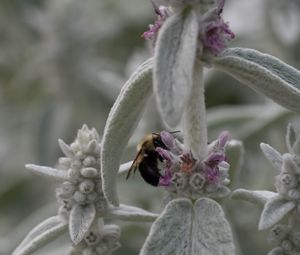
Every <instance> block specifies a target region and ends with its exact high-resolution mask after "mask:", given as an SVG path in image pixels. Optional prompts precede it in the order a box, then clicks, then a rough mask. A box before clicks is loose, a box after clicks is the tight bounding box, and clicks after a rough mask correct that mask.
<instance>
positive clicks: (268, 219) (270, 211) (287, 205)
mask: <svg viewBox="0 0 300 255" xmlns="http://www.w3.org/2000/svg"><path fill="white" fill-rule="evenodd" d="M295 206H296V205H295V203H294V202H292V201H288V200H286V199H284V198H283V197H281V196H275V197H273V198H272V199H271V200H269V201H267V203H266V204H265V206H264V209H263V211H262V214H261V217H260V220H259V224H258V229H259V230H264V229H267V228H269V227H271V226H273V225H274V224H276V223H277V222H278V221H280V220H281V219H282V218H283V217H284V216H285V215H286V214H287V213H288V212H290V211H291V210H293V209H294V208H295Z"/></svg>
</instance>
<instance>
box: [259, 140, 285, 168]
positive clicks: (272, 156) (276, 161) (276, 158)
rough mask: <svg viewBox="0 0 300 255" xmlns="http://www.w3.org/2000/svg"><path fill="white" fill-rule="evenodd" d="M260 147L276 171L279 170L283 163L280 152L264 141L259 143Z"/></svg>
mask: <svg viewBox="0 0 300 255" xmlns="http://www.w3.org/2000/svg"><path fill="white" fill-rule="evenodd" d="M260 148H261V150H262V152H263V153H264V155H265V157H266V158H267V159H268V160H269V161H270V163H271V164H272V165H273V166H274V167H275V168H276V170H277V171H278V172H280V171H281V167H282V164H283V158H282V156H281V154H280V153H279V152H278V151H277V150H275V149H274V148H273V147H271V146H270V145H268V144H266V143H261V144H260Z"/></svg>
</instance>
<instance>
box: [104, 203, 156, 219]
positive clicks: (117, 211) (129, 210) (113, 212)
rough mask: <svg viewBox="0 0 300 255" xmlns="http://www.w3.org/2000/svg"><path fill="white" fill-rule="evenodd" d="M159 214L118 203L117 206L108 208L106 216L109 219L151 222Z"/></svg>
mask: <svg viewBox="0 0 300 255" xmlns="http://www.w3.org/2000/svg"><path fill="white" fill-rule="evenodd" d="M158 216H159V215H158V214H156V213H152V212H149V211H146V210H144V209H141V208H138V207H135V206H130V205H124V204H120V205H119V206H116V207H112V208H111V209H110V212H109V214H108V215H107V217H109V218H111V219H119V220H125V221H135V222H136V221H140V222H152V221H154V220H155V219H156V218H157V217H158Z"/></svg>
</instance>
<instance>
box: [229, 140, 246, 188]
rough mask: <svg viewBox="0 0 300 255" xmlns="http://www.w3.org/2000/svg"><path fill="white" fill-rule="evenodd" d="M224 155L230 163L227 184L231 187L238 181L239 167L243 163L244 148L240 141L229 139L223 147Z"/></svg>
mask: <svg viewBox="0 0 300 255" xmlns="http://www.w3.org/2000/svg"><path fill="white" fill-rule="evenodd" d="M225 155H226V158H227V160H228V163H229V165H230V169H229V178H228V179H229V180H230V183H229V186H230V188H232V187H233V186H234V185H235V184H236V183H237V181H238V178H239V173H240V169H241V167H242V165H243V163H244V156H245V149H244V145H243V142H242V141H239V140H234V139H233V140H230V141H229V142H228V143H227V144H226V147H225Z"/></svg>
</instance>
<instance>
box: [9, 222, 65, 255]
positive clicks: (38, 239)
mask: <svg viewBox="0 0 300 255" xmlns="http://www.w3.org/2000/svg"><path fill="white" fill-rule="evenodd" d="M67 224H68V223H67V222H66V221H65V220H64V219H63V218H61V217H60V216H53V217H50V218H48V219H46V220H45V221H43V222H41V223H40V224H39V225H37V226H36V227H35V228H34V229H32V230H31V231H30V232H29V233H28V234H27V236H26V237H25V239H24V240H23V241H22V242H21V243H20V245H19V246H18V247H17V248H16V249H15V250H14V251H13V253H12V255H30V254H32V253H33V252H34V251H36V250H38V249H39V248H41V247H43V246H44V245H46V244H47V243H49V242H50V241H52V240H53V239H55V238H57V237H58V236H60V235H61V234H63V233H64V232H65V230H66V229H67Z"/></svg>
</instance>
